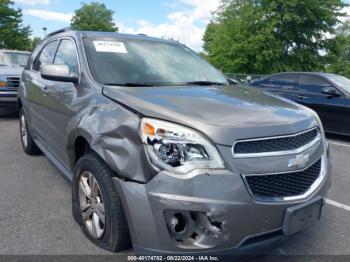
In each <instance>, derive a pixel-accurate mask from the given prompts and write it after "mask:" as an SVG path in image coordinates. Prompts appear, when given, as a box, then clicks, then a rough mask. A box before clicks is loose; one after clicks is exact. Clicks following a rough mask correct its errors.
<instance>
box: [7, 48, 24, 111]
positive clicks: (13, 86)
mask: <svg viewBox="0 0 350 262" xmlns="http://www.w3.org/2000/svg"><path fill="white" fill-rule="evenodd" d="M29 55H30V53H29V52H23V51H14V50H0V108H3V107H16V106H17V89H18V87H19V83H20V79H21V75H22V72H23V69H24V67H25V65H26V64H27V61H28V58H29Z"/></svg>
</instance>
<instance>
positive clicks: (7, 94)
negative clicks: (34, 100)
mask: <svg viewBox="0 0 350 262" xmlns="http://www.w3.org/2000/svg"><path fill="white" fill-rule="evenodd" d="M16 106H17V91H0V107H16Z"/></svg>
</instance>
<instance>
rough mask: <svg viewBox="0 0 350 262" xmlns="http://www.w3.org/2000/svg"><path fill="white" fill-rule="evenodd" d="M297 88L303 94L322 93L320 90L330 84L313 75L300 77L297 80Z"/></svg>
mask: <svg viewBox="0 0 350 262" xmlns="http://www.w3.org/2000/svg"><path fill="white" fill-rule="evenodd" d="M299 84H300V85H299V88H300V89H301V90H302V91H305V92H311V93H318V94H321V93H322V89H323V88H324V87H326V86H330V84H329V83H328V82H327V81H326V80H323V79H322V78H321V77H318V76H313V75H301V76H300V78H299Z"/></svg>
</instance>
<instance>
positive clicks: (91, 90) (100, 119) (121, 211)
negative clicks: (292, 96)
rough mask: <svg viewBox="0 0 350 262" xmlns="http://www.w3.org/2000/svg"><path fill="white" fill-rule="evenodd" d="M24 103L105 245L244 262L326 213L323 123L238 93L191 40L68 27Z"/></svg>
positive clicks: (34, 134)
mask: <svg viewBox="0 0 350 262" xmlns="http://www.w3.org/2000/svg"><path fill="white" fill-rule="evenodd" d="M18 104H19V107H20V108H21V113H20V128H21V138H22V144H23V149H24V151H25V152H26V153H28V154H36V153H39V152H40V151H41V152H43V153H44V154H45V155H46V156H47V157H48V158H49V159H50V160H51V162H52V163H53V164H54V165H55V166H56V167H57V168H58V169H59V170H60V171H61V172H62V174H63V175H64V176H66V177H67V178H68V180H69V181H72V206H73V215H74V218H75V220H76V221H77V222H78V224H79V225H80V226H81V228H82V230H83V232H84V234H85V235H86V237H88V238H89V239H90V240H91V241H92V242H93V243H95V244H96V245H98V246H100V247H102V248H105V249H108V250H111V251H119V250H123V249H125V248H128V247H129V246H130V245H131V243H132V244H133V247H134V250H135V251H136V252H137V253H142V254H144V253H158V252H160V253H171V254H209V253H213V254H215V255H218V254H240V253H242V252H247V250H252V251H257V250H258V249H257V248H258V247H264V246H265V245H268V244H270V243H271V242H274V241H276V240H280V239H281V238H283V237H285V236H288V235H291V234H294V233H296V232H298V231H300V230H302V229H304V228H305V227H307V226H309V225H311V224H314V223H315V222H317V221H318V220H319V219H320V217H321V211H322V207H323V203H324V197H325V195H326V193H327V191H328V188H329V186H330V164H329V160H328V159H329V158H328V145H327V142H326V140H325V136H324V132H323V128H322V124H321V122H320V120H319V118H318V116H317V115H316V114H315V113H314V112H313V111H311V110H309V109H307V108H305V107H303V106H300V105H297V104H295V103H293V102H291V101H288V100H286V99H283V98H280V97H277V96H275V95H272V94H267V93H262V92H260V91H257V90H254V89H251V88H247V87H245V88H242V87H240V86H231V85H230V84H229V82H228V80H227V79H226V78H225V77H224V76H223V75H222V74H221V73H219V72H218V71H217V70H216V69H214V68H213V67H212V66H210V65H209V64H208V63H206V62H205V61H204V60H202V59H201V58H200V57H199V56H198V55H197V54H196V53H194V52H193V51H191V50H190V49H189V48H187V47H185V46H183V45H181V44H179V43H177V42H172V41H166V40H161V39H155V38H150V37H147V36H144V35H142V36H141V35H136V36H135V35H124V34H118V33H97V32H77V31H71V30H61V31H58V32H55V33H53V34H50V35H49V36H48V37H47V38H46V39H45V40H44V41H43V42H42V43H41V44H40V45H39V46H38V47H37V48H36V49H35V51H34V52H33V54H32V55H31V57H30V59H29V63H28V66H27V67H26V68H25V70H24V73H23V78H22V84H21V87H20V90H19V96H18ZM43 197H44V196H43Z"/></svg>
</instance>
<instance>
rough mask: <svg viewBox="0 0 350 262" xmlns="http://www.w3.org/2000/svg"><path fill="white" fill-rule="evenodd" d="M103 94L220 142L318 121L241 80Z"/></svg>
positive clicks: (282, 131) (294, 129)
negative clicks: (230, 83)
mask: <svg viewBox="0 0 350 262" xmlns="http://www.w3.org/2000/svg"><path fill="white" fill-rule="evenodd" d="M103 94H104V95H105V96H107V97H109V98H111V99H112V100H114V101H116V102H118V103H120V104H123V105H124V106H126V107H128V108H129V109H132V110H134V111H137V112H138V113H140V114H141V115H142V116H147V117H154V118H159V119H164V120H168V121H172V122H176V123H180V124H183V125H186V126H189V127H192V128H195V129H197V130H199V131H201V132H203V133H204V134H205V135H207V136H208V137H210V138H211V139H212V140H213V141H214V142H215V143H217V144H222V145H232V144H233V142H234V141H235V140H237V139H248V138H257V137H267V136H276V135H286V134H294V133H298V132H301V131H304V130H306V129H308V128H311V127H313V126H315V125H317V123H316V120H315V117H314V116H313V115H312V113H311V112H310V111H307V110H305V109H303V107H301V106H299V105H297V104H296V103H294V102H291V101H289V100H287V99H284V98H281V97H277V96H275V95H273V94H268V93H262V92H261V91H258V90H256V89H253V88H249V87H239V86H217V87H215V86H210V87H205V86H191V87H188V86H185V87H113V86H107V87H104V89H103Z"/></svg>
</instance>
